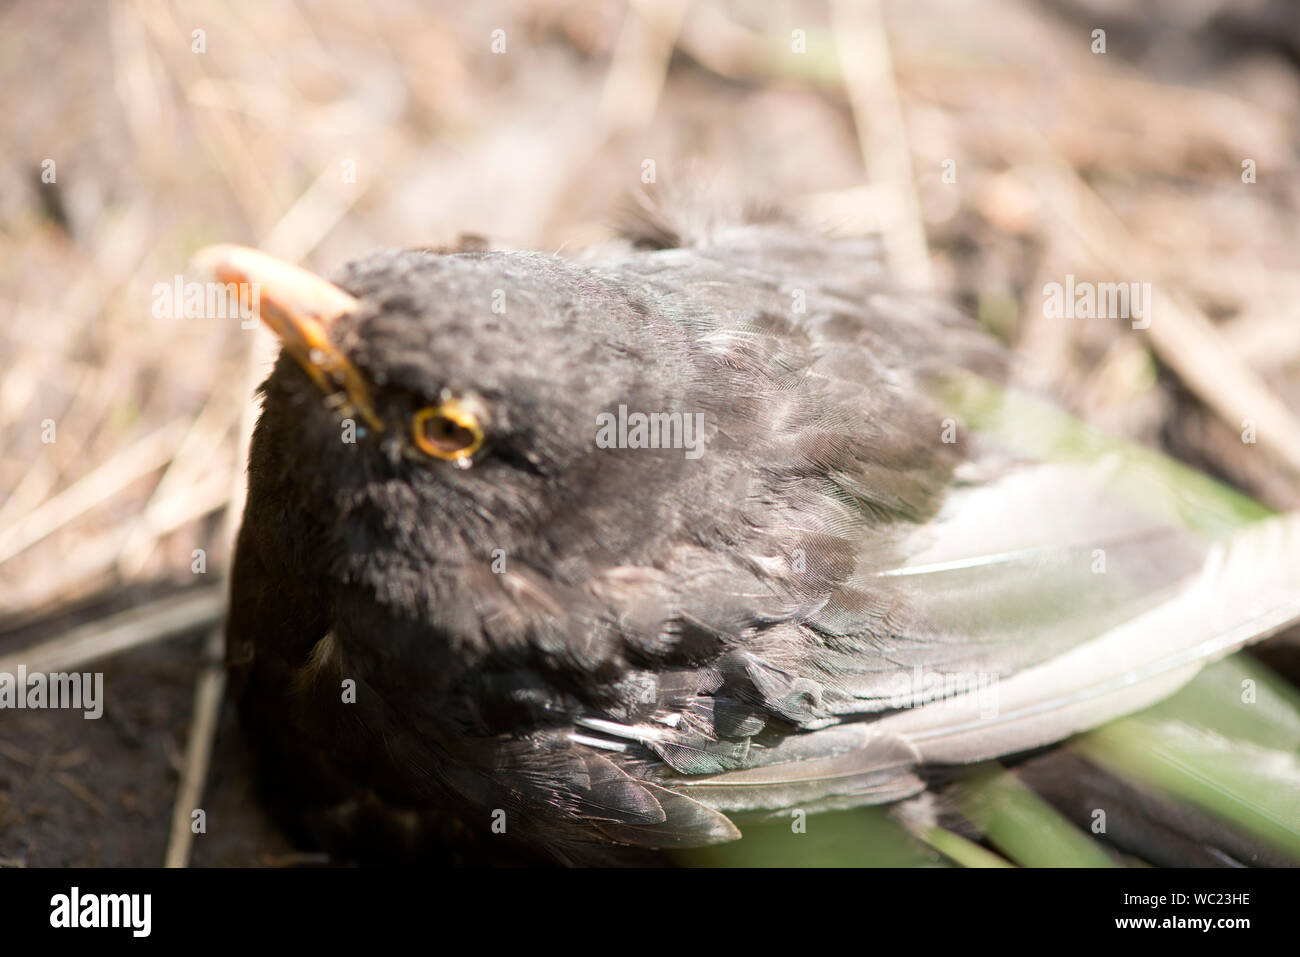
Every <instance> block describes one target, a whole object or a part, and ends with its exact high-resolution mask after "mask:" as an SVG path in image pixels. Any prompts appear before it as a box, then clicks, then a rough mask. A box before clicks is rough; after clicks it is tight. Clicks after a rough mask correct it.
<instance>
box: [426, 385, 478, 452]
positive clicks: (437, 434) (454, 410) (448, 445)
mask: <svg viewBox="0 0 1300 957" xmlns="http://www.w3.org/2000/svg"><path fill="white" fill-rule="evenodd" d="M411 437H412V439H413V440H414V441H415V444H416V446H417V447H418V448H419V450H420V451H421V452H423V453H424V454H425V455H430V456H433V457H434V458H435V459H443V460H445V461H449V462H460V463H465V464H468V462H469V458H470V456H472V455H473V454H474V453H475V452H477V451H478V450H479V448H480V447H481V446H482V445H483V428H482V426H480V425H479V423H478V417H477V416H476V415H474V413H473V412H470V411H469V410H468V409H466V408H465V407H464V406H463V405H461V403H459V402H457V401H456V400H455V399H447V400H446V401H444V402H440V403H438V404H437V405H431V406H427V407H426V408H423V409H421V410H420V411H419V412H417V413H415V415H414V417H412V419H411Z"/></svg>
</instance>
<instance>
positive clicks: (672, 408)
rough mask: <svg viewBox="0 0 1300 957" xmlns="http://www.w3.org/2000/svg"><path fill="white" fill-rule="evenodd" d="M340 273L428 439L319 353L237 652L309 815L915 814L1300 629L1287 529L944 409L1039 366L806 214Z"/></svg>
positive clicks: (278, 759) (582, 841) (564, 840)
mask: <svg viewBox="0 0 1300 957" xmlns="http://www.w3.org/2000/svg"><path fill="white" fill-rule="evenodd" d="M654 234H655V236H656V237H658V238H659V240H660V241H666V240H667V239H668V238H669V237H671V235H672V234H671V231H670V230H668V229H666V228H661V229H657V230H655V233H654ZM337 281H338V283H339V285H341V286H342V287H343V288H344V289H346V290H347V291H348V292H350V293H351V294H353V295H354V296H356V297H357V298H358V300H359V302H360V306H359V308H358V309H357V310H355V311H354V312H353V313H351V314H349V315H345V316H342V317H340V318H339V319H338V321H337V322H336V323H335V324H334V325H333V327H332V329H331V332H330V337H331V339H332V341H333V342H334V343H335V344H336V345H337V346H338V347H339V348H340V349H341V350H342V351H343V352H344V353H345V354H346V355H347V356H348V357H349V358H350V359H351V360H352V362H353V363H354V364H355V365H356V367H357V368H358V369H359V370H360V372H361V373H362V375H363V376H364V377H365V379H366V380H367V381H368V382H369V383H370V385H371V390H372V394H373V397H374V403H375V408H376V411H377V413H378V414H379V416H380V417H381V418H382V419H383V421H384V422H385V423H387V424H389V425H391V427H389V428H386V429H385V430H384V431H383V432H373V431H367V430H366V429H365V428H361V429H360V430H359V432H358V437H357V441H356V442H355V443H347V442H343V441H341V439H340V435H341V424H340V417H341V415H342V414H344V412H346V410H343V411H342V412H341V411H340V409H339V408H338V407H337V406H336V404H334V403H331V402H330V401H327V398H326V396H324V395H323V394H322V393H321V392H320V390H319V389H318V388H317V387H316V386H315V385H314V384H313V382H312V381H311V380H310V379H309V378H308V377H307V375H306V374H305V373H304V372H303V371H302V369H301V368H300V367H299V366H298V365H297V364H295V363H294V362H292V361H290V360H289V359H288V358H287V357H282V358H281V361H280V362H279V363H278V364H277V366H276V368H275V370H274V372H273V373H272V375H271V376H270V378H269V379H268V380H267V382H266V383H265V384H264V387H263V389H264V392H265V407H264V412H263V415H262V418H261V421H260V423H259V425H258V428H257V432H256V435H255V437H254V441H253V446H252V450H251V453H250V462H249V479H250V487H249V499H248V505H247V511H246V515H245V520H244V525H243V529H242V531H241V534H240V539H239V544H238V550H237V558H236V566H235V578H234V593H233V603H232V613H231V619H230V628H229V637H230V648H231V657H232V663H233V664H234V666H235V668H236V672H237V676H238V678H239V684H240V686H241V687H242V689H243V691H242V694H243V702H244V706H245V708H244V710H245V714H246V716H247V717H248V719H249V721H250V722H251V724H252V726H253V728H254V731H255V734H256V736H257V738H258V740H259V742H260V743H261V745H262V747H263V748H264V750H265V752H266V754H267V755H268V756H269V757H270V759H271V760H270V762H269V763H270V764H271V765H272V766H274V767H276V768H277V769H278V770H279V771H280V772H281V773H282V776H283V777H284V778H285V779H286V780H287V781H289V782H290V783H291V784H292V786H293V787H294V789H295V794H294V800H296V801H297V802H300V803H302V804H305V805H307V806H311V807H316V808H320V809H324V808H329V807H332V806H336V805H339V804H341V803H345V802H348V801H354V802H355V801H356V799H357V795H358V794H365V795H366V800H367V801H369V802H372V803H374V802H378V803H380V804H382V805H384V806H387V807H393V808H401V809H407V810H408V811H409V812H410V813H411V814H413V815H415V817H416V818H421V816H422V815H427V814H432V813H436V814H439V815H451V816H453V817H454V818H455V819H456V820H457V821H458V822H459V824H458V827H460V828H463V829H464V831H466V832H469V833H477V834H482V835H489V834H491V833H492V825H493V820H494V819H493V812H494V811H496V810H502V811H504V812H505V822H506V833H507V835H508V836H507V840H515V841H518V842H520V843H521V844H522V845H524V846H526V847H528V848H531V849H533V850H535V851H537V852H539V853H541V854H543V855H545V856H548V857H551V858H553V859H556V860H560V861H565V862H583V861H592V860H609V859H612V858H616V857H617V856H618V855H619V854H620V853H622V850H621V849H628V848H637V847H639V848H651V849H658V848H671V847H680V846H695V845H700V844H707V843H711V842H717V841H725V840H731V839H735V838H737V837H738V836H739V831H738V829H737V827H736V825H735V824H734V823H733V822H732V821H731V820H729V818H728V816H727V815H735V814H737V813H752V812H757V813H772V812H778V811H781V810H784V809H789V808H792V807H801V808H804V809H807V810H817V809H821V808H834V807H844V806H851V805H853V804H859V803H874V802H884V801H892V800H898V799H901V798H904V797H907V796H909V795H912V794H915V793H917V792H918V791H919V790H921V789H922V788H923V787H924V773H925V771H926V769H927V768H930V767H933V766H935V765H941V764H948V763H962V762H965V761H972V760H979V759H983V758H987V757H993V756H998V755H1001V754H1006V753H1010V752H1015V751H1021V750H1025V749H1028V748H1032V747H1036V746H1039V745H1041V744H1044V743H1048V742H1051V741H1054V740H1058V739H1059V738H1062V737H1064V736H1066V735H1068V734H1070V733H1072V732H1073V731H1075V730H1077V729H1079V728H1083V727H1088V726H1091V725H1092V724H1095V723H1097V722H1099V721H1102V720H1106V719H1107V718H1109V717H1112V716H1114V715H1117V714H1122V713H1124V712H1126V711H1129V710H1133V709H1135V708H1138V707H1141V706H1143V705H1144V704H1146V703H1148V702H1150V701H1152V700H1155V699H1156V698H1158V697H1159V696H1161V695H1162V694H1165V693H1168V692H1169V691H1171V690H1173V689H1174V688H1176V687H1177V686H1178V685H1179V684H1180V683H1181V682H1182V681H1184V680H1186V678H1187V677H1189V676H1190V675H1191V674H1193V673H1195V670H1196V668H1197V667H1199V664H1200V662H1202V661H1204V660H1208V659H1210V658H1213V657H1215V656H1217V655H1220V654H1223V653H1226V651H1228V650H1231V649H1232V648H1233V647H1236V646H1238V645H1240V644H1242V643H1243V642H1245V641H1248V640H1251V639H1253V638H1255V637H1259V636H1261V635H1263V634H1266V633H1269V632H1270V631H1271V630H1274V629H1276V628H1277V627H1279V626H1280V625H1281V624H1284V623H1285V622H1286V621H1289V620H1291V619H1293V618H1294V617H1296V615H1297V614H1300V607H1297V606H1296V601H1295V596H1296V595H1297V591H1296V582H1295V581H1294V579H1293V576H1292V575H1291V573H1290V569H1291V568H1294V567H1296V563H1295V562H1294V560H1293V559H1294V558H1295V557H1296V552H1297V548H1298V547H1300V546H1298V545H1297V540H1296V539H1297V536H1296V533H1295V529H1294V528H1293V527H1292V523H1291V522H1289V521H1287V520H1279V521H1277V522H1275V523H1273V524H1272V525H1271V526H1269V527H1268V528H1266V529H1264V530H1263V531H1256V532H1255V534H1254V536H1253V537H1249V536H1248V537H1245V538H1243V539H1241V540H1240V541H1236V542H1233V543H1231V544H1229V545H1216V544H1213V543H1210V542H1208V541H1205V540H1204V539H1202V538H1199V537H1197V536H1195V535H1193V534H1191V533H1189V532H1186V531H1183V530H1181V529H1179V528H1176V527H1173V526H1171V525H1169V524H1168V523H1166V522H1165V521H1163V520H1162V519H1161V518H1159V517H1156V516H1153V515H1152V514H1151V511H1150V510H1149V509H1145V508H1142V507H1139V506H1137V505H1135V504H1134V503H1133V502H1132V501H1130V500H1129V497H1128V496H1126V495H1125V494H1124V488H1123V487H1122V484H1120V485H1118V486H1117V481H1116V477H1115V476H1114V475H1113V474H1110V473H1109V472H1108V470H1107V468H1106V463H1104V462H1102V463H1093V464H1091V465H1089V466H1086V467H1066V466H1052V465H1040V464H1034V463H1027V462H1023V461H1020V460H1018V459H1017V458H1016V457H1015V456H1013V455H1010V454H1008V453H1007V452H1006V451H1005V450H1004V449H1001V448H1000V447H998V446H997V445H996V443H993V442H990V441H988V440H985V439H982V438H980V437H978V436H968V435H967V434H966V433H965V432H964V431H962V430H957V431H956V433H955V434H956V438H957V441H946V440H945V439H946V438H952V437H953V434H954V433H953V429H952V423H951V422H950V421H949V420H950V419H951V418H952V413H951V411H950V410H949V409H948V408H947V407H946V406H945V404H944V402H943V401H941V400H940V399H939V398H937V395H939V394H940V391H941V390H940V389H939V388H938V387H939V386H940V385H942V384H943V383H944V382H945V381H947V380H948V379H949V378H950V377H951V376H954V375H960V374H966V373H976V374H978V375H981V376H983V377H986V378H990V379H992V380H995V381H999V380H1002V379H1003V378H1005V376H1006V374H1007V373H1006V369H1005V359H1004V357H1003V355H1002V354H1001V352H1000V351H999V349H998V348H997V347H996V345H994V344H993V343H992V342H991V341H990V340H988V339H987V338H986V337H985V336H984V335H983V334H982V333H980V332H979V331H978V329H976V328H975V327H974V326H973V324H971V323H968V322H967V321H965V320H964V319H962V318H961V317H959V316H956V315H954V314H953V313H952V312H951V311H950V310H948V309H946V308H945V307H943V306H942V305H940V304H937V303H934V302H930V301H926V300H924V299H921V298H918V297H915V296H911V295H905V294H902V293H900V292H898V291H897V290H894V289H891V287H890V285H889V283H888V281H887V279H886V277H884V275H883V273H882V270H881V267H880V264H879V257H878V252H877V247H876V245H875V244H874V243H872V242H869V241H864V240H849V241H835V240H831V239H826V238H822V237H818V236H812V235H809V234H807V233H805V232H801V231H799V230H797V229H795V228H792V227H790V226H787V225H783V224H780V223H776V222H772V223H765V224H755V225H746V226H737V227H734V228H718V229H715V230H713V231H712V233H711V234H710V235H709V236H708V237H707V239H706V240H704V241H696V242H695V244H694V245H693V246H691V247H689V248H663V249H654V250H647V251H627V252H623V253H621V254H619V255H618V256H617V257H616V258H612V259H607V260H600V259H595V260H592V261H589V262H583V263H572V262H566V261H563V260H560V259H557V258H554V257H549V256H542V255H536V254H526V253H482V252H479V253H467V254H456V255H439V254H434V253H430V252H383V253H379V254H376V255H374V256H371V257H369V258H367V259H364V260H361V261H359V262H356V263H353V264H351V265H350V266H348V267H347V268H346V269H345V270H344V271H343V272H342V273H341V274H340V275H339V276H338V277H337ZM494 303H498V304H503V305H504V311H494V310H493V305H494ZM447 393H450V394H453V395H456V396H468V397H471V398H472V400H473V401H474V402H476V403H477V404H479V405H480V406H481V407H482V408H483V409H485V410H486V419H487V420H486V428H485V431H486V433H487V444H486V445H485V447H484V449H483V450H482V451H481V452H480V453H479V454H478V455H476V456H475V459H474V462H473V465H472V467H470V468H468V469H462V468H458V467H456V466H455V465H454V464H453V463H449V462H444V461H436V460H430V459H428V458H427V457H424V456H421V455H420V453H419V452H418V450H416V449H414V448H413V447H412V445H411V443H410V440H409V428H408V426H407V425H406V423H408V422H409V421H410V417H411V415H412V414H413V413H414V411H415V410H416V409H418V408H420V407H422V406H425V405H427V404H429V403H430V402H436V401H438V399H439V397H440V396H442V395H445V394H447ZM620 405H623V406H626V407H627V408H628V409H629V410H635V411H644V412H666V413H681V414H685V415H695V414H697V413H699V414H702V415H703V422H704V423H705V429H704V444H703V452H702V454H701V455H699V457H698V458H693V457H689V456H687V455H685V454H683V450H682V449H645V448H603V447H599V446H598V444H597V442H596V435H597V428H598V421H599V419H598V417H599V416H601V415H602V414H606V413H617V410H618V408H619V406H620ZM1170 494H1171V495H1172V494H1174V493H1173V492H1171V493H1170ZM1098 550H1102V551H1103V552H1104V553H1105V561H1106V567H1105V573H1104V574H1099V573H1098V572H1097V570H1096V561H1097V552H1098ZM1279 556H1282V557H1283V558H1284V559H1289V560H1284V561H1279ZM502 557H503V558H504V567H501V559H502ZM1269 563H1272V564H1271V566H1270V567H1271V568H1272V573H1271V574H1270V575H1261V574H1260V568H1261V567H1263V566H1265V565H1269ZM494 564H495V566H496V567H494ZM1264 579H1266V580H1264ZM344 679H351V680H354V681H355V682H356V685H357V699H356V703H355V704H351V703H343V702H342V701H341V694H340V682H342V681H343V680H344ZM918 679H919V680H918ZM972 680H974V681H979V680H984V681H986V682H996V683H997V684H996V688H995V690H996V694H997V700H996V702H994V704H993V705H990V702H989V699H988V697H987V692H988V690H989V689H988V687H987V686H986V687H985V688H984V690H985V692H986V694H985V696H984V697H981V696H980V695H979V694H977V693H971V694H962V692H964V691H967V690H969V688H970V684H969V683H970V682H971V681H972ZM960 682H966V684H962V683H960ZM990 712H992V713H990ZM415 829H417V824H414V823H413V824H412V825H411V828H410V831H411V833H414V830H415Z"/></svg>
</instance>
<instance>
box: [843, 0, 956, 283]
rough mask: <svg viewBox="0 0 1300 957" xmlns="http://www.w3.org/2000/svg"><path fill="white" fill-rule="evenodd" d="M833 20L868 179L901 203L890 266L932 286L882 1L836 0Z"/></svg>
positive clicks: (891, 233)
mask: <svg viewBox="0 0 1300 957" xmlns="http://www.w3.org/2000/svg"><path fill="white" fill-rule="evenodd" d="M831 20H832V23H833V25H834V30H835V42H836V47H837V48H838V50H839V54H840V67H841V69H842V70H843V72H844V84H845V87H846V88H847V90H848V94H849V102H850V103H851V104H852V107H853V121H854V124H855V125H856V126H857V130H858V145H859V148H860V149H861V150H862V160H863V163H864V165H865V166H866V170H867V178H868V179H869V180H870V181H871V182H872V183H873V184H876V183H878V184H881V185H883V186H885V187H887V188H888V189H889V190H891V191H892V193H893V194H894V196H895V197H896V200H897V204H898V213H897V215H896V216H894V217H892V218H891V219H892V221H891V222H890V223H889V224H888V226H887V228H886V229H885V231H884V241H885V251H886V254H887V255H888V257H889V265H890V269H891V271H892V272H893V274H894V276H895V277H897V278H898V279H899V280H900V281H902V282H904V283H906V284H908V285H910V286H912V287H914V288H917V289H928V288H930V287H931V286H932V285H933V283H934V277H933V273H932V271H931V268H930V253H929V250H928V248H927V247H926V242H925V228H924V226H923V225H922V223H921V209H920V204H919V202H918V201H917V197H916V182H915V180H914V179H913V177H912V160H911V157H910V156H909V155H908V149H907V127H906V126H905V125H904V124H903V109H902V106H901V104H900V102H899V99H898V89H897V87H896V86H895V85H894V70H893V59H892V58H891V57H890V54H889V37H888V35H887V34H886V33H885V26H884V13H883V11H882V10H881V5H880V0H836V2H835V3H833V4H832V6H831Z"/></svg>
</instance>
